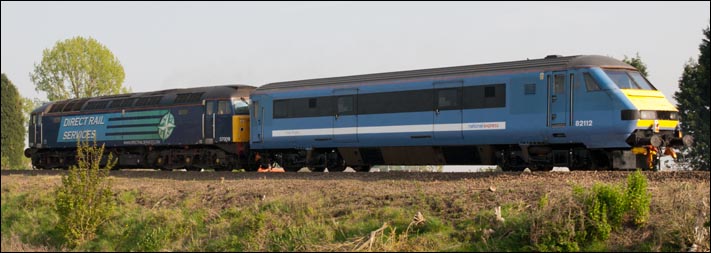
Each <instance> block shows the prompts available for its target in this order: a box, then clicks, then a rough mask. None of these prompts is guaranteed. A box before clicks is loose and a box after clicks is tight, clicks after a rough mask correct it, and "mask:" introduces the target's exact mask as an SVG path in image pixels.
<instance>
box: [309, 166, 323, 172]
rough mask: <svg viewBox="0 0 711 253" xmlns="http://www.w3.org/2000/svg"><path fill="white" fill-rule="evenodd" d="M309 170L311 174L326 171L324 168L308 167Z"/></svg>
mask: <svg viewBox="0 0 711 253" xmlns="http://www.w3.org/2000/svg"><path fill="white" fill-rule="evenodd" d="M309 170H311V172H323V171H324V170H326V167H321V166H319V167H309Z"/></svg>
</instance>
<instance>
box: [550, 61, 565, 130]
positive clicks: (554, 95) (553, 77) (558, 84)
mask: <svg viewBox="0 0 711 253" xmlns="http://www.w3.org/2000/svg"><path fill="white" fill-rule="evenodd" d="M565 76H566V72H564V71H558V72H553V73H552V74H549V75H548V120H547V121H546V122H548V126H550V127H552V128H557V127H565V126H566V122H568V117H569V114H570V111H569V108H570V106H569V105H568V103H569V100H570V98H569V91H570V84H569V83H568V80H567V78H566V77H565Z"/></svg>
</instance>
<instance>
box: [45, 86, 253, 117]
mask: <svg viewBox="0 0 711 253" xmlns="http://www.w3.org/2000/svg"><path fill="white" fill-rule="evenodd" d="M255 88H256V87H254V86H249V85H239V84H235V85H221V86H206V87H195V88H181V89H169V90H159V91H149V92H135V93H126V94H116V95H107V96H100V97H91V98H76V99H67V100H61V101H55V102H50V103H45V104H44V105H42V106H40V107H38V108H36V109H35V110H34V111H33V113H35V112H41V111H44V112H50V113H54V112H73V111H88V110H100V109H120V108H136V107H142V106H164V105H172V104H183V103H185V104H187V103H197V102H199V101H202V100H203V99H216V98H229V97H231V96H233V95H234V96H240V97H247V96H249V94H250V93H251V91H252V90H254V89H255ZM180 100H182V101H180ZM118 101H121V102H126V103H125V105H124V104H122V105H109V102H111V103H112V104H116V102H118ZM49 106H51V107H52V108H48V107H49ZM90 106H94V107H92V108H90ZM98 106H101V108H98ZM60 107H61V108H60Z"/></svg>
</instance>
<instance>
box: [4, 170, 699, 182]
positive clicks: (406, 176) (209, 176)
mask: <svg viewBox="0 0 711 253" xmlns="http://www.w3.org/2000/svg"><path fill="white" fill-rule="evenodd" d="M66 172H67V171H65V170H3V171H2V176H9V175H25V176H53V175H56V176H60V175H64V174H66ZM629 173H630V171H572V172H555V171H547V172H374V173H343V172H330V173H319V172H313V173H257V172H214V171H204V172H195V171H157V170H156V171H149V170H118V171H111V172H110V175H111V176H112V177H116V178H153V179H172V180H200V181H204V180H240V179H270V180H280V179H302V180H362V181H379V180H414V181H457V180H470V179H497V180H501V179H502V178H507V177H516V178H520V177H531V178H551V179H554V180H558V179H560V180H566V179H574V180H578V179H580V178H590V179H591V180H605V181H606V180H617V179H624V178H626V177H627V175H628V174H629ZM643 173H644V174H645V175H646V176H647V178H648V179H649V180H651V181H664V180H685V179H688V180H690V181H697V180H698V181H709V178H710V177H711V174H710V172H709V171H662V172H653V171H645V172H643Z"/></svg>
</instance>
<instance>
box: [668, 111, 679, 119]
mask: <svg viewBox="0 0 711 253" xmlns="http://www.w3.org/2000/svg"><path fill="white" fill-rule="evenodd" d="M669 119H670V120H678V119H679V113H677V112H671V113H670V114H669Z"/></svg>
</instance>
